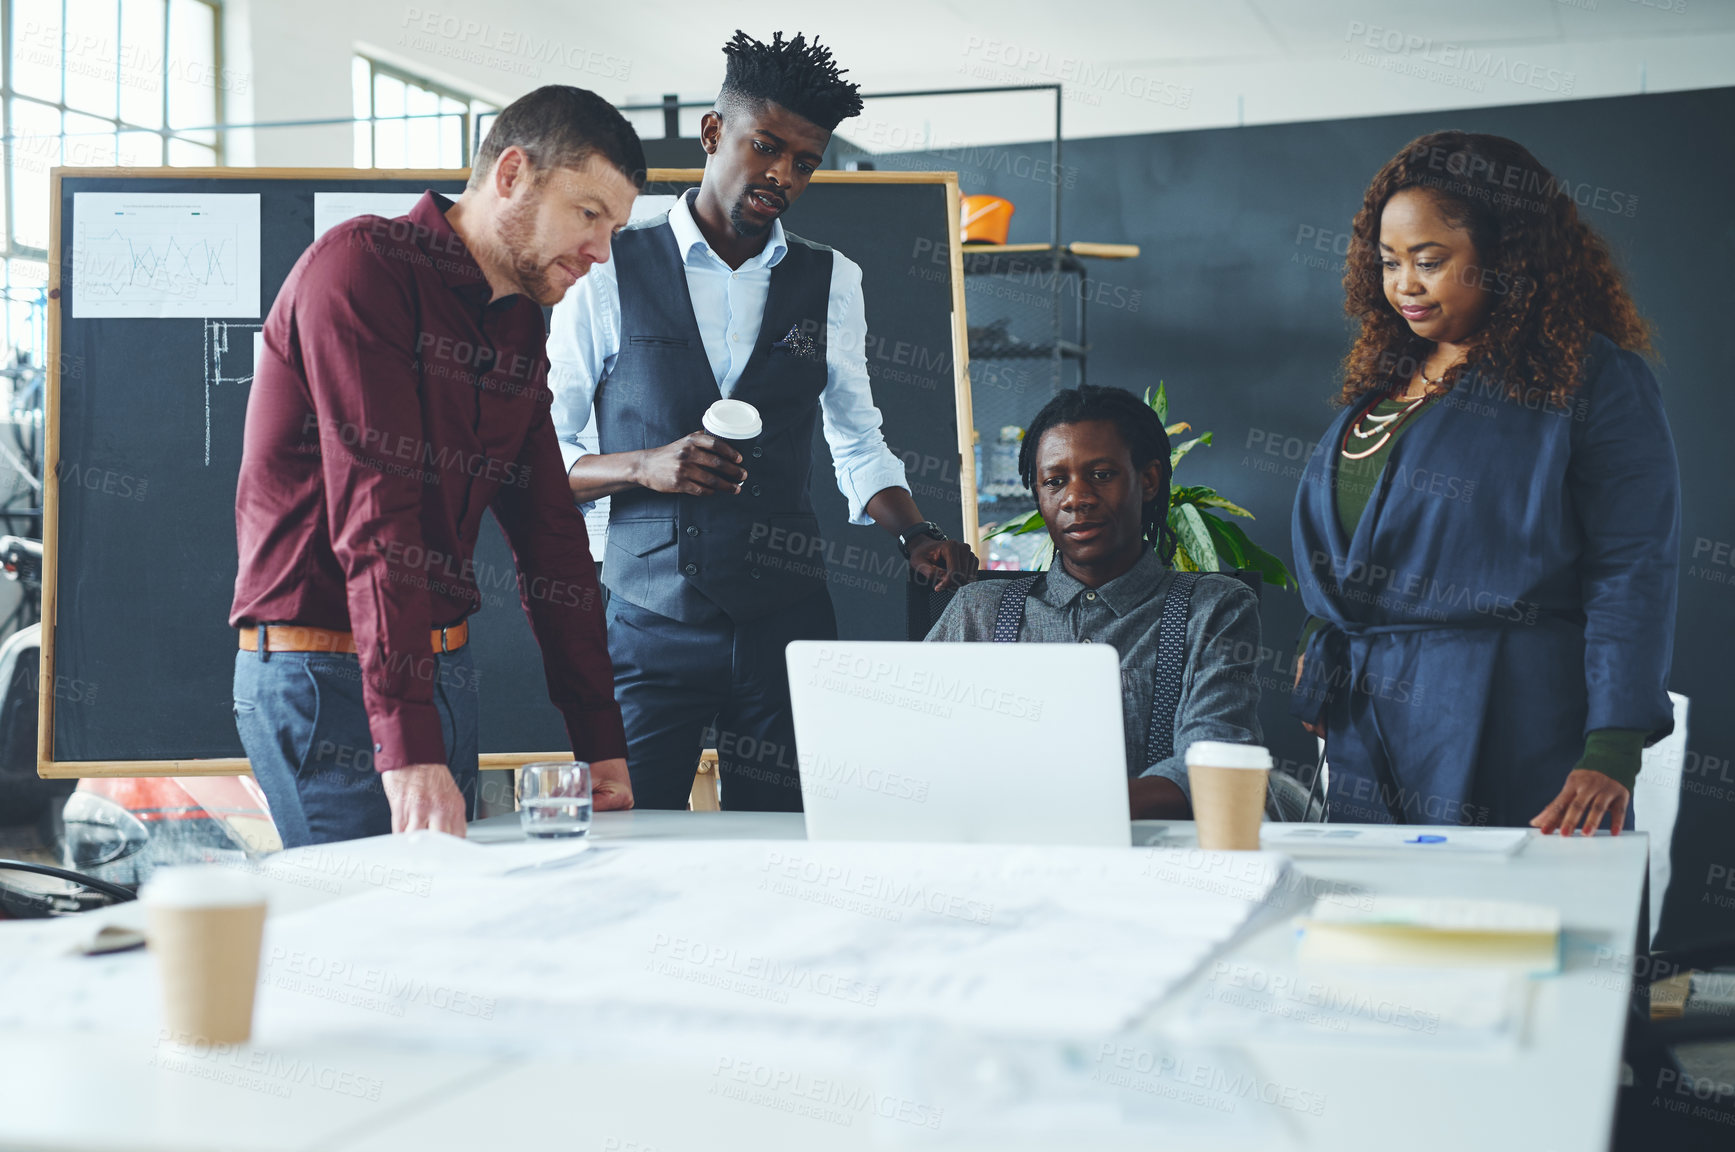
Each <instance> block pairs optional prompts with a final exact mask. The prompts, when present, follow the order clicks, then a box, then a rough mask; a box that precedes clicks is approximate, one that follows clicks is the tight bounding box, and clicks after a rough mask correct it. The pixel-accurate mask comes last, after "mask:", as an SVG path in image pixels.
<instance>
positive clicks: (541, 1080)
mask: <svg viewBox="0 0 1735 1152" xmlns="http://www.w3.org/2000/svg"><path fill="white" fill-rule="evenodd" d="M1190 830H1191V825H1189V824H1173V825H1169V824H1161V823H1150V824H1140V825H1138V826H1137V830H1136V831H1135V837H1134V838H1135V841H1141V842H1148V841H1149V840H1151V839H1153V838H1163V843H1164V846H1172V845H1173V844H1175V843H1177V837H1181V836H1185V835H1187V834H1188V833H1190ZM592 834H593V835H594V836H595V837H596V838H597V839H598V840H599V841H603V840H610V839H616V838H625V837H630V838H632V839H634V840H655V839H661V838H683V837H695V838H733V839H799V838H801V836H802V834H803V832H802V823H801V819H800V817H798V816H782V815H774V814H745V813H728V812H719V813H655V812H633V813H620V814H615V813H607V814H599V815H598V817H597V818H596V822H595V825H594V829H593V833H592ZM472 836H473V838H474V839H477V840H483V841H490V840H492V841H497V840H505V839H514V838H516V837H517V831H516V826H515V821H514V820H513V819H512V818H507V819H504V820H501V819H496V820H491V821H485V822H482V823H481V824H478V825H476V826H475V827H474V828H473V832H472ZM1645 869H1646V842H1645V839H1644V838H1643V837H1642V836H1638V835H1631V834H1628V835H1623V836H1621V837H1619V838H1616V839H1610V838H1608V837H1599V838H1597V839H1595V840H1593V841H1584V840H1577V841H1562V840H1560V839H1559V838H1539V839H1536V840H1533V841H1532V842H1530V843H1529V844H1527V845H1526V846H1525V848H1524V849H1523V850H1522V852H1521V853H1520V854H1519V855H1518V856H1517V857H1516V858H1513V859H1511V860H1507V861H1504V862H1480V861H1463V862H1460V861H1458V860H1445V859H1436V860H1426V861H1416V862H1410V861H1407V860H1394V859H1391V858H1389V857H1388V858H1383V859H1378V860H1374V859H1370V858H1367V857H1365V856H1361V857H1358V856H1350V855H1344V856H1339V857H1332V858H1321V857H1315V856H1310V857H1306V858H1297V859H1296V861H1295V873H1296V875H1297V876H1298V877H1299V878H1301V879H1302V880H1303V881H1304V882H1305V883H1304V884H1303V885H1302V886H1301V887H1302V889H1303V891H1304V892H1305V891H1313V892H1317V891H1319V890H1320V886H1322V885H1331V884H1334V883H1335V884H1340V885H1343V886H1346V887H1347V888H1352V889H1354V890H1356V891H1366V892H1371V893H1377V894H1405V895H1424V896H1469V897H1485V898H1499V899H1510V900H1522V901H1534V902H1537V903H1544V904H1553V905H1555V906H1558V907H1559V908H1560V910H1561V912H1562V917H1563V922H1564V924H1565V926H1566V933H1567V941H1568V942H1567V946H1566V949H1565V970H1564V972H1563V973H1562V974H1561V975H1560V976H1558V977H1554V978H1549V979H1543V980H1538V981H1535V982H1534V983H1533V984H1532V985H1531V989H1530V996H1531V1003H1530V1005H1529V1012H1528V1025H1527V1028H1526V1031H1525V1035H1524V1036H1523V1038H1522V1041H1521V1042H1520V1043H1519V1044H1518V1045H1517V1046H1516V1048H1515V1049H1514V1050H1512V1051H1510V1052H1506V1053H1495V1054H1493V1055H1490V1054H1488V1053H1486V1052H1484V1053H1479V1054H1468V1053H1463V1052H1454V1051H1449V1050H1445V1049H1444V1048H1442V1049H1440V1050H1434V1049H1431V1048H1430V1047H1429V1046H1427V1045H1425V1044H1424V1045H1420V1046H1416V1045H1410V1046H1393V1045H1364V1046H1357V1045H1355V1044H1350V1043H1336V1044H1332V1045H1330V1046H1323V1045H1320V1044H1316V1043H1304V1042H1295V1041H1288V1042H1284V1041H1275V1040H1272V1041H1264V1040H1262V1041H1257V1042H1253V1043H1250V1044H1248V1045H1246V1047H1245V1055H1246V1057H1247V1058H1248V1059H1249V1060H1250V1061H1251V1063H1252V1064H1253V1065H1254V1066H1256V1068H1257V1071H1258V1074H1259V1076H1260V1077H1261V1078H1262V1082H1264V1083H1268V1084H1270V1085H1272V1086H1275V1087H1277V1088H1280V1089H1282V1090H1283V1091H1285V1092H1290V1093H1293V1094H1295V1095H1296V1098H1297V1099H1299V1100H1302V1101H1304V1102H1310V1103H1311V1105H1312V1106H1311V1107H1307V1108H1302V1109H1297V1110H1293V1111H1286V1112H1285V1113H1284V1116H1283V1123H1284V1125H1285V1128H1286V1136H1287V1142H1288V1143H1289V1144H1291V1145H1292V1146H1295V1147H1301V1148H1310V1149H1311V1148H1318V1149H1331V1150H1333V1152H1336V1150H1340V1149H1354V1148H1386V1147H1393V1146H1396V1147H1402V1148H1404V1149H1405V1150H1406V1152H1424V1150H1432V1149H1439V1150H1441V1152H1448V1150H1449V1152H1465V1150H1476V1149H1485V1148H1508V1147H1515V1148H1516V1147H1525V1148H1535V1149H1551V1148H1560V1149H1569V1148H1570V1149H1575V1150H1576V1149H1593V1148H1603V1147H1606V1146H1607V1143H1608V1139H1609V1134H1610V1131H1611V1127H1612V1123H1613V1115H1614V1104H1615V1097H1616V1092H1617V1080H1618V1075H1619V1067H1620V1047H1621V1040H1622V1036H1623V1031H1624V1027H1625V1013H1626V1005H1627V997H1628V995H1629V988H1630V980H1629V977H1628V975H1627V973H1628V971H1629V970H1630V969H1629V967H1628V966H1627V965H1625V964H1618V963H1615V962H1612V961H1611V960H1610V959H1609V954H1610V953H1613V954H1615V955H1617V956H1630V954H1631V950H1632V948H1633V946H1634V943H1635V940H1636V937H1637V933H1638V928H1639V914H1640V908H1641V903H1642V899H1643V893H1644V884H1645ZM1291 949H1292V935H1291V928H1290V926H1289V924H1288V919H1287V916H1285V915H1276V914H1274V915H1272V916H1271V917H1268V918H1267V919H1266V920H1265V921H1264V922H1263V923H1262V924H1260V925H1258V926H1256V927H1255V928H1254V929H1252V930H1250V931H1249V933H1247V934H1246V935H1245V936H1243V937H1242V938H1241V939H1240V940H1238V941H1237V942H1236V943H1235V944H1234V945H1232V946H1231V948H1230V949H1229V950H1228V953H1227V955H1226V957H1225V959H1227V960H1229V961H1231V962H1237V963H1239V962H1247V963H1255V964H1257V963H1264V962H1274V961H1278V960H1280V959H1281V958H1282V957H1283V956H1284V955H1285V954H1286V952H1288V951H1289V950H1291ZM1598 949H1602V950H1603V951H1602V952H1600V953H1599V951H1598ZM111 963H112V961H111ZM92 971H93V972H95V971H97V969H95V968H93V969H92ZM1203 978H1204V977H1203V975H1201V976H1200V977H1199V978H1197V979H1203ZM1195 982H1196V981H1195ZM29 994H30V991H29V990H28V989H17V988H8V989H4V990H0V995H7V996H13V995H29ZM1177 1002H1178V1001H1177V999H1171V1000H1170V1001H1169V1002H1168V1004H1167V1005H1166V1006H1165V1007H1162V1008H1159V1009H1158V1010H1157V1011H1156V1012H1155V1013H1154V1014H1153V1016H1152V1018H1151V1020H1150V1021H1149V1022H1148V1023H1149V1026H1150V1027H1151V1028H1153V1029H1155V1030H1157V1031H1159V1032H1160V1031H1161V1030H1163V1029H1164V1028H1165V1027H1167V1026H1168V1025H1170V1024H1171V1023H1173V1014H1174V1012H1175V1011H1176V1008H1175V1004H1176V1003H1177ZM155 1051H156V1038H155V1036H154V1035H143V1034H140V1031H139V1030H138V1029H136V1028H135V1029H132V1030H130V1031H127V1030H116V1031H113V1032H96V1033H92V1032H83V1033H73V1032H69V1031H56V1032H53V1033H49V1034H36V1033H33V1034H22V1035H21V1034H7V1033H0V1147H4V1148H30V1149H55V1150H66V1149H78V1150H84V1149H110V1148H114V1149H120V1148H125V1149H129V1150H137V1152H149V1150H155V1149H163V1150H165V1152H170V1150H172V1152H195V1150H198V1149H206V1148H209V1149H225V1150H231V1152H240V1150H249V1149H331V1150H341V1152H361V1150H375V1149H416V1150H418V1152H434V1150H438V1149H464V1150H465V1152H474V1150H478V1149H492V1148H513V1147H522V1148H553V1147H560V1148H566V1147H578V1148H587V1149H589V1148H595V1149H604V1150H606V1149H614V1150H616V1152H653V1150H663V1152H669V1150H676V1149H696V1148H736V1147H752V1148H764V1149H773V1148H791V1149H797V1148H799V1149H811V1148H828V1149H829V1148H857V1147H860V1148H868V1147H883V1146H885V1145H886V1144H888V1143H890V1144H897V1143H905V1142H907V1143H912V1144H921V1145H924V1146H927V1145H932V1144H934V1142H935V1138H936V1137H937V1135H939V1134H935V1133H930V1132H928V1131H926V1130H925V1129H922V1128H920V1127H919V1126H916V1125H911V1124H897V1123H893V1122H890V1121H876V1120H874V1119H873V1118H872V1117H871V1116H869V1117H867V1120H866V1122H862V1121H861V1120H860V1118H859V1117H858V1123H856V1124H853V1125H847V1126H846V1125H843V1124H841V1123H840V1122H836V1121H832V1122H827V1121H825V1120H824V1119H813V1118H809V1117H806V1116H802V1115H796V1114H793V1113H792V1112H790V1111H787V1110H777V1109H773V1108H770V1107H764V1106H761V1105H756V1104H754V1103H750V1102H746V1101H743V1100H740V1099H736V1098H726V1097H725V1096H720V1095H718V1094H717V1093H716V1092H715V1091H714V1089H715V1088H716V1087H717V1084H718V1072H717V1068H716V1067H714V1066H712V1065H711V1064H709V1063H707V1062H704V1061H699V1060H695V1059H688V1058H686V1057H685V1056H684V1054H683V1053H680V1052H670V1053H666V1054H661V1055H660V1056H659V1058H658V1059H656V1060H655V1061H651V1060H644V1059H633V1060H627V1061H607V1062H588V1063H587V1062H572V1061H543V1060H524V1059H515V1058H506V1057H498V1056H491V1055H489V1054H487V1053H485V1052H476V1053H451V1052H406V1051H403V1050H401V1049H394V1048H390V1047H386V1046H383V1045H382V1046H379V1047H373V1046H367V1045H359V1044H354V1043H348V1044H344V1045H340V1046H339V1045H329V1046H323V1047H322V1046H317V1045H316V1046H312V1047H309V1048H306V1049H304V1050H298V1051H276V1052H271V1053H265V1054H253V1055H251V1056H248V1057H246V1058H243V1059H238V1060H237V1061H232V1062H231V1068H230V1069H229V1070H228V1072H230V1073H232V1076H231V1079H232V1080H233V1081H234V1082H231V1083H221V1082H218V1080H217V1079H216V1078H215V1077H211V1076H204V1077H201V1076H189V1075H186V1074H185V1073H184V1072H176V1071H169V1070H164V1069H162V1068H159V1067H156V1066H154V1065H153V1063H152V1057H153V1053H154V1052H155ZM245 1059H252V1060H261V1061H265V1060H278V1061H282V1060H294V1059H300V1060H305V1061H308V1062H309V1063H311V1064H313V1065H314V1066H315V1067H316V1068H318V1069H320V1073H319V1075H320V1076H326V1077H327V1078H332V1077H343V1076H347V1077H348V1078H349V1080H348V1081H347V1082H348V1083H349V1084H351V1085H352V1086H353V1089H354V1091H349V1092H346V1091H345V1090H344V1089H343V1087H342V1086H341V1085H339V1086H336V1087H326V1088H324V1089H322V1090H315V1089H308V1090H305V1091H304V1090H302V1089H300V1088H297V1089H296V1090H295V1091H294V1092H293V1093H291V1094H290V1095H288V1096H280V1095H274V1094H273V1093H272V1092H271V1091H267V1090H262V1089H261V1088H260V1087H259V1084H260V1083H261V1082H264V1083H270V1082H271V1081H270V1078H269V1077H264V1078H260V1077H253V1078H252V1082H251V1083H248V1082H247V1078H248V1068H247V1067H246V1065H245V1062H244V1060H245ZM803 1071H805V1072H811V1073H812V1074H814V1075H823V1074H826V1073H827V1072H831V1073H832V1074H844V1075H847V1074H848V1071H849V1070H847V1069H843V1070H828V1069H818V1068H816V1069H804V1070H803ZM317 1078H318V1077H317V1076H316V1077H315V1079H317ZM335 1083H336V1081H335V1080H334V1084H335ZM376 1089H377V1090H376ZM369 1094H371V1095H372V1096H373V1097H375V1098H372V1099H370V1098H368V1095H369ZM1313 1113H1317V1114H1313ZM942 1134H943V1135H944V1136H945V1137H947V1139H948V1141H949V1143H947V1144H946V1146H950V1147H977V1146H992V1147H994V1148H997V1149H1000V1148H1008V1147H1030V1148H1052V1147H1060V1146H1066V1145H1067V1144H1068V1143H1070V1142H1071V1141H1069V1140H1068V1139H1067V1133H1066V1132H1065V1131H1064V1130H1060V1131H1043V1132H1030V1133H1028V1134H1027V1135H1028V1140H1027V1141H1024V1142H1019V1141H1017V1140H1013V1141H1008V1140H1006V1139H1003V1138H1000V1137H996V1138H995V1139H993V1140H992V1141H972V1140H970V1139H969V1135H970V1134H969V1133H968V1132H965V1131H961V1130H960V1129H959V1128H958V1126H957V1125H956V1124H954V1125H953V1126H952V1127H951V1129H950V1130H946V1129H944V1128H943V1129H942ZM1163 1145H1164V1142H1163V1140H1162V1133H1160V1132H1152V1133H1144V1134H1142V1135H1141V1137H1140V1138H1139V1139H1137V1140H1129V1141H1127V1146H1128V1147H1139V1148H1152V1147H1161V1146H1163ZM1224 1146H1226V1147H1233V1146H1235V1145H1234V1144H1233V1143H1231V1144H1226V1145H1224ZM1261 1152H1265V1149H1264V1148H1262V1149H1261Z"/></svg>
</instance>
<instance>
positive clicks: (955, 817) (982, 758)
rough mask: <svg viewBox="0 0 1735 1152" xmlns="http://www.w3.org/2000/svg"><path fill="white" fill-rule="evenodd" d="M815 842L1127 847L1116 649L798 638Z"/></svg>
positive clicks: (801, 751) (807, 791)
mask: <svg viewBox="0 0 1735 1152" xmlns="http://www.w3.org/2000/svg"><path fill="white" fill-rule="evenodd" d="M786 655H787V659H788V661H789V695H790V699H791V701H792V703H793V705H794V710H795V747H796V751H797V754H798V757H799V761H800V766H801V796H802V805H803V807H805V808H806V810H807V836H808V839H810V840H937V841H950V842H954V843H957V842H964V843H996V844H1084V845H1092V846H1097V847H1119V848H1125V847H1128V846H1130V845H1131V843H1132V823H1131V814H1130V812H1129V810H1128V807H1127V765H1126V746H1125V744H1124V738H1123V736H1122V730H1121V680H1120V659H1119V657H1118V656H1117V655H1116V653H1115V650H1114V649H1113V648H1112V647H1111V646H1109V645H1107V644H922V643H889V642H882V641H867V640H849V641H819V640H799V641H796V642H794V643H792V644H790V645H789V648H788V650H787V653H786Z"/></svg>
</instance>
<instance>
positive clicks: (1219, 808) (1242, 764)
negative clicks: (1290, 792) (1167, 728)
mask: <svg viewBox="0 0 1735 1152" xmlns="http://www.w3.org/2000/svg"><path fill="white" fill-rule="evenodd" d="M1186 760H1187V782H1188V784H1189V785H1190V786H1191V787H1192V791H1193V821H1194V823H1195V824H1196V825H1197V827H1198V832H1199V847H1201V848H1204V849H1206V850H1208V851H1212V852H1221V851H1252V850H1257V849H1258V847H1259V824H1260V821H1262V820H1263V819H1264V818H1265V793H1266V788H1267V787H1268V786H1269V784H1270V780H1271V753H1270V752H1269V751H1267V750H1266V749H1265V748H1263V747H1261V746H1260V745H1258V744H1225V743H1223V742H1222V741H1219V740H1200V741H1197V742H1195V743H1193V744H1191V745H1189V746H1188V747H1187V756H1186Z"/></svg>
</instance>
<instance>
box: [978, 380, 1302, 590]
mask: <svg viewBox="0 0 1735 1152" xmlns="http://www.w3.org/2000/svg"><path fill="white" fill-rule="evenodd" d="M1145 403H1146V404H1148V405H1150V407H1151V411H1153V412H1155V413H1156V414H1157V419H1159V420H1161V421H1162V422H1163V425H1164V428H1165V430H1166V431H1167V432H1168V433H1169V435H1170V436H1179V435H1181V434H1182V433H1183V432H1188V431H1191V430H1192V425H1190V424H1188V423H1186V422H1185V421H1182V422H1180V423H1176V424H1170V423H1169V397H1168V393H1167V391H1166V390H1165V389H1164V387H1163V384H1162V382H1161V381H1158V382H1157V387H1156V391H1155V392H1152V391H1151V390H1150V389H1148V388H1147V389H1146V390H1145ZM1210 443H1211V433H1209V432H1204V433H1201V434H1200V435H1198V436H1195V437H1193V438H1192V439H1191V440H1183V441H1181V443H1179V444H1177V445H1175V446H1174V448H1172V449H1171V450H1170V452H1169V467H1170V469H1171V470H1177V469H1178V468H1179V467H1180V463H1181V459H1182V458H1183V457H1184V456H1186V455H1187V453H1189V452H1191V451H1192V450H1193V449H1194V448H1196V447H1198V446H1199V445H1201V444H1205V445H1209V444H1210ZM1218 513H1228V514H1229V515H1230V516H1239V517H1245V518H1246V519H1248V520H1252V519H1254V516H1253V513H1251V512H1249V511H1247V509H1245V508H1243V507H1241V506H1240V505H1239V504H1236V503H1235V502H1234V501H1232V500H1229V499H1227V498H1225V497H1223V496H1221V495H1219V494H1218V492H1217V490H1216V489H1215V488H1208V487H1206V486H1205V485H1203V484H1192V485H1185V486H1183V485H1179V484H1174V483H1172V482H1171V483H1170V485H1169V530H1170V531H1171V532H1173V533H1174V534H1175V540H1176V541H1177V543H1176V546H1175V560H1174V566H1175V567H1176V568H1177V569H1179V570H1180V571H1182V572H1221V571H1223V570H1224V569H1227V568H1245V569H1249V570H1251V571H1254V572H1257V573H1259V575H1260V576H1261V577H1262V578H1263V579H1264V581H1265V583H1267V584H1272V585H1275V586H1276V587H1279V588H1290V589H1293V588H1295V587H1296V584H1295V577H1294V576H1292V575H1291V574H1290V572H1289V569H1288V568H1287V567H1285V566H1284V563H1283V561H1281V560H1279V559H1278V558H1277V557H1276V556H1274V555H1272V554H1271V553H1270V552H1267V551H1266V550H1265V549H1263V548H1261V547H1259V545H1257V544H1255V543H1253V541H1252V540H1250V539H1248V537H1247V533H1246V532H1245V531H1243V530H1242V528H1241V526H1240V525H1238V524H1236V523H1235V522H1234V521H1232V520H1226V519H1224V518H1223V517H1222V516H1221V515H1219V514H1218ZM1047 530H1048V529H1047V525H1045V524H1044V523H1043V522H1042V513H1041V512H1040V511H1036V512H1031V513H1030V514H1029V515H1028V516H1025V517H1023V518H1022V519H1019V520H1013V521H1010V522H1008V523H1006V524H1002V525H1001V526H1000V527H998V528H996V529H994V531H992V532H990V533H988V535H990V536H1023V535H1025V534H1027V533H1031V532H1044V533H1046V532H1047ZM1053 556H1054V552H1053V545H1052V544H1046V543H1045V544H1044V545H1043V547H1042V550H1041V551H1040V552H1038V554H1037V562H1038V564H1039V565H1040V566H1042V567H1045V568H1046V567H1047V566H1048V564H1049V563H1050V561H1051V560H1052V559H1053Z"/></svg>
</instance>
